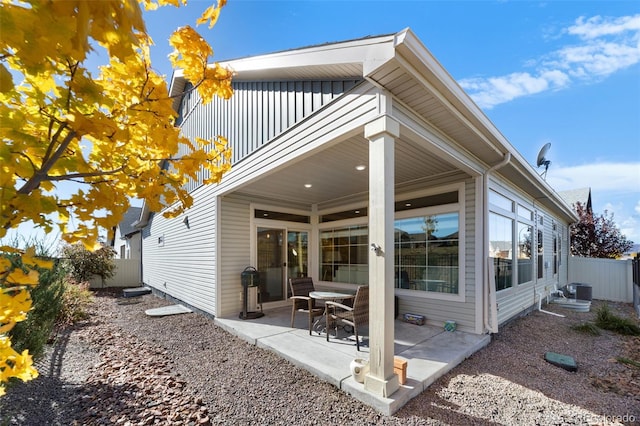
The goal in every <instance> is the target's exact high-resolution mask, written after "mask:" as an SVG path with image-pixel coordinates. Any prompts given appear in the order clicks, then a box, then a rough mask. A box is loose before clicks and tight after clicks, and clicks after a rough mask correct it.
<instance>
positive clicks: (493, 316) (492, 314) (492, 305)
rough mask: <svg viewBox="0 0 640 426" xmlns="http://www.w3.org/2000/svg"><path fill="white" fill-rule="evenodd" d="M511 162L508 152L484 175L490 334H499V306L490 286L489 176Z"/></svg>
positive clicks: (486, 310) (486, 323)
mask: <svg viewBox="0 0 640 426" xmlns="http://www.w3.org/2000/svg"><path fill="white" fill-rule="evenodd" d="M509 161H511V153H510V152H507V153H506V154H505V155H504V158H503V159H502V161H500V162H499V163H498V164H495V165H493V166H491V167H490V168H489V170H487V171H486V172H485V173H484V174H483V175H482V177H483V185H482V187H483V197H482V202H483V209H482V210H483V211H482V213H483V216H484V220H483V227H482V237H483V238H482V241H483V244H484V247H483V248H482V263H483V267H482V270H483V271H484V274H483V275H484V276H483V279H482V282H483V283H485V290H486V291H483V292H482V297H483V302H484V303H483V311H484V327H485V329H487V330H489V332H490V333H497V332H498V305H497V302H496V289H495V287H494V286H491V285H490V279H489V272H488V271H489V266H488V262H489V175H490V174H491V173H492V172H494V171H496V170H498V169H499V168H502V167H504V166H506V165H507V164H508V163H509Z"/></svg>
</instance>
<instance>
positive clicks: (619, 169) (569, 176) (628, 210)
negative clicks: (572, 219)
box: [547, 162, 640, 243]
mask: <svg viewBox="0 0 640 426" xmlns="http://www.w3.org/2000/svg"><path fill="white" fill-rule="evenodd" d="M547 182H548V183H549V184H550V185H551V186H552V187H553V188H554V189H555V190H556V191H565V190H569V189H577V188H585V187H589V188H591V197H592V200H593V209H594V212H597V213H598V214H602V213H604V211H605V210H607V211H608V212H609V213H613V215H614V222H615V223H616V225H618V228H619V229H620V232H622V234H624V235H625V236H626V237H627V239H629V240H631V241H634V242H635V243H640V162H635V163H594V164H586V165H578V166H568V167H565V166H562V165H560V166H557V165H555V164H554V165H552V166H551V167H550V168H549V171H548V172H547Z"/></svg>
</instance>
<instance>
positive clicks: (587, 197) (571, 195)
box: [558, 188, 593, 212]
mask: <svg viewBox="0 0 640 426" xmlns="http://www.w3.org/2000/svg"><path fill="white" fill-rule="evenodd" d="M558 194H559V195H560V196H561V197H562V198H563V199H564V200H565V201H566V202H567V204H569V205H570V206H571V207H572V208H573V209H575V208H576V205H577V204H578V203H580V204H581V205H583V206H585V207H586V209H587V211H588V212H592V211H593V209H592V205H591V188H578V189H571V190H568V191H560V192H558Z"/></svg>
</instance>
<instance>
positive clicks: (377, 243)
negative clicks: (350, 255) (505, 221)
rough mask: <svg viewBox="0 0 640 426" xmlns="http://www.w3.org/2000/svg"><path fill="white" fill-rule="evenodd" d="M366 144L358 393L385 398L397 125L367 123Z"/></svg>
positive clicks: (389, 368) (390, 375)
mask: <svg viewBox="0 0 640 426" xmlns="http://www.w3.org/2000/svg"><path fill="white" fill-rule="evenodd" d="M364 135H365V137H366V138H367V139H369V142H370V143H369V243H370V244H371V250H370V251H369V351H370V356H369V368H370V369H369V374H368V375H367V376H366V377H365V381H364V387H365V389H366V390H368V391H370V392H372V393H373V394H375V395H379V396H382V397H389V396H390V395H391V394H393V393H394V392H395V391H396V390H397V389H398V388H399V387H400V383H399V381H398V376H397V375H396V374H395V373H394V371H393V356H394V351H393V350H394V344H393V342H394V286H393V258H394V257H393V252H394V241H393V237H394V234H393V230H394V210H395V209H394V198H395V189H394V181H395V176H394V175H395V170H394V145H395V138H397V137H398V136H399V135H400V125H399V124H398V122H397V121H395V120H394V119H392V118H391V117H389V116H387V115H383V116H380V117H379V118H377V119H376V120H374V121H372V122H370V123H368V124H367V125H366V126H365V129H364Z"/></svg>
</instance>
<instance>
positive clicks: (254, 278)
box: [240, 266, 264, 320]
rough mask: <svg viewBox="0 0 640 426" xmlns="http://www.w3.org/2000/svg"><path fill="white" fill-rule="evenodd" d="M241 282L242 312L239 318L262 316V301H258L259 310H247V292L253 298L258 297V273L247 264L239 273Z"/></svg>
mask: <svg viewBox="0 0 640 426" xmlns="http://www.w3.org/2000/svg"><path fill="white" fill-rule="evenodd" d="M240 281H241V283H242V312H240V319H243V320H247V319H255V318H260V317H262V316H264V314H263V313H262V302H260V311H249V293H251V295H252V296H253V300H256V299H259V297H260V275H259V274H258V271H257V270H256V268H254V267H253V266H247V267H246V268H244V271H242V273H241V274H240Z"/></svg>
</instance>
